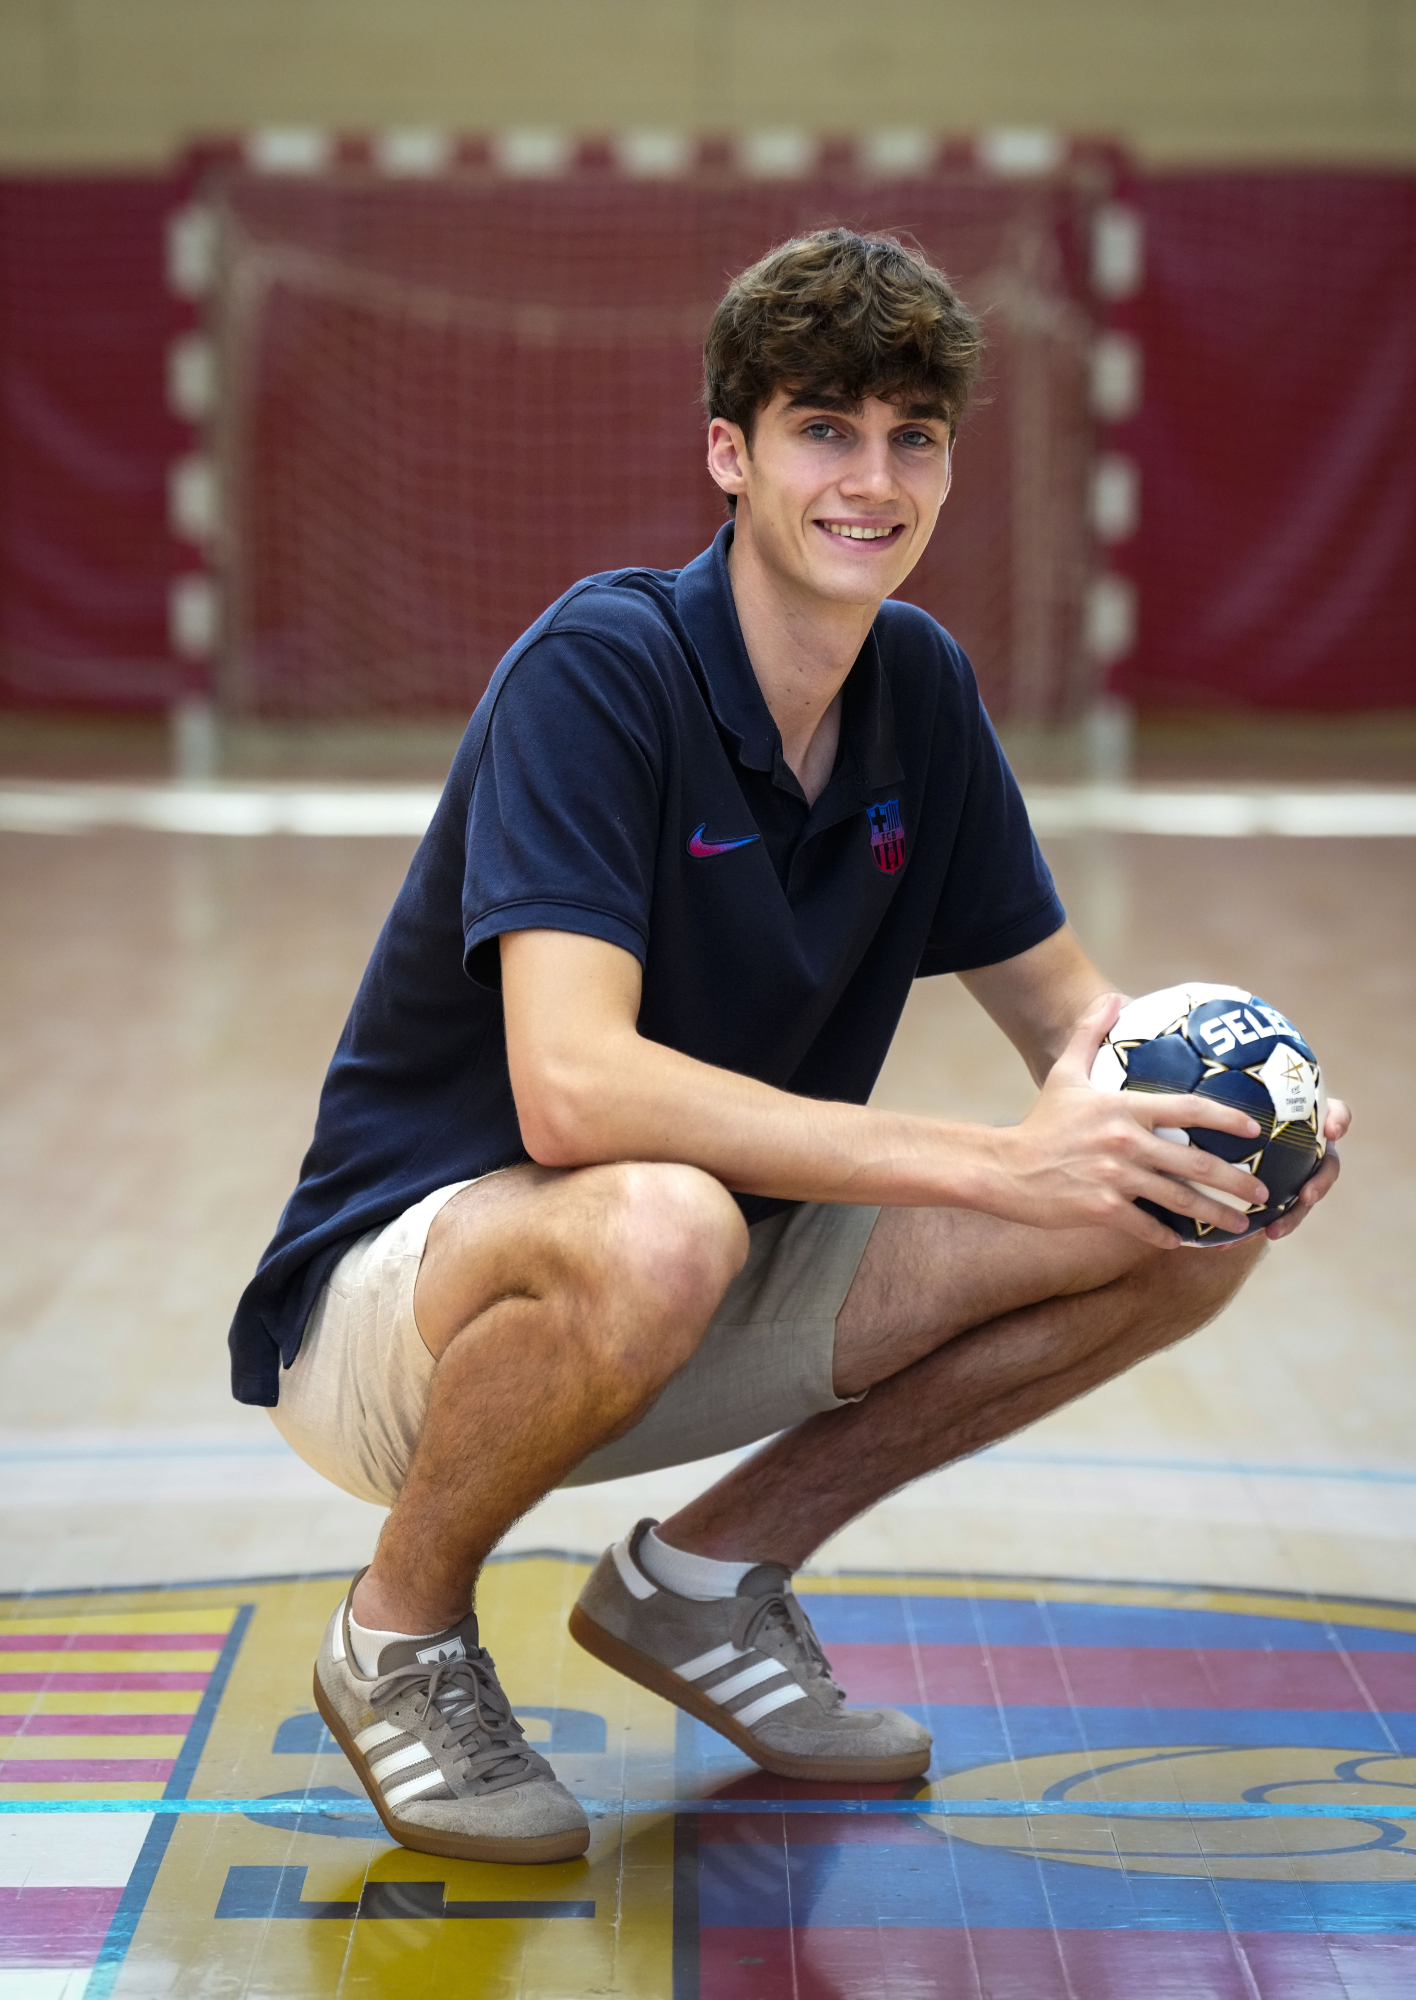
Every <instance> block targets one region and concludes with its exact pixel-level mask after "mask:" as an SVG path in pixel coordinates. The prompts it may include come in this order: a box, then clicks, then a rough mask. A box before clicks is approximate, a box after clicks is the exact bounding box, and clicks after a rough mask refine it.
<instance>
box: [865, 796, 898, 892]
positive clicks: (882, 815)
mask: <svg viewBox="0 0 1416 2000" xmlns="http://www.w3.org/2000/svg"><path fill="white" fill-rule="evenodd" d="M867 811H868V813H869V815H870V851H871V853H872V854H873V855H874V856H875V865H876V867H877V868H878V869H879V870H880V872H881V874H882V875H898V874H899V872H900V870H901V869H902V868H903V867H904V865H905V823H904V821H903V820H902V819H901V818H900V801H899V800H898V799H883V800H882V801H881V802H880V804H879V805H874V806H869V807H868V808H867Z"/></svg>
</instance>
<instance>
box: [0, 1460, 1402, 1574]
mask: <svg viewBox="0 0 1416 2000" xmlns="http://www.w3.org/2000/svg"><path fill="white" fill-rule="evenodd" d="M293 1455H294V1454H292V1452H291V1450H290V1448H289V1446H288V1445H286V1444H284V1443H282V1442H279V1441H277V1440H275V1439H272V1440H271V1441H270V1442H269V1443H267V1442H266V1441H265V1440H264V1439H262V1440H260V1441H259V1442H258V1441H257V1440H255V1439H251V1440H250V1441H249V1442H247V1441H245V1440H242V1439H236V1438H233V1439H231V1440H229V1441H211V1442H205V1443H196V1444H181V1443H177V1444H164V1443H162V1442H160V1441H158V1442H154V1443H152V1444H113V1445H58V1446H52V1447H46V1446H26V1445H20V1446H15V1447H13V1448H11V1449H9V1450H3V1451H0V1466H4V1465H100V1464H107V1463H113V1462H121V1461H125V1460H126V1461H132V1460H145V1459H147V1460H151V1459H170V1460H180V1459H191V1458H199V1459H204V1460H205V1459H213V1458H231V1459H282V1460H284V1459H287V1458H290V1457H292V1456H293ZM979 1459H982V1460H985V1461H987V1462H989V1463H991V1464H994V1465H1027V1466H1034V1465H1035V1466H1058V1467H1068V1466H1070V1467H1073V1468H1075V1469H1076V1470H1078V1471H1094V1472H1188V1473H1200V1474H1212V1475H1227V1476H1229V1477H1238V1478H1243V1479H1313V1480H1327V1479H1335V1480H1347V1481H1355V1482H1356V1483H1358V1484H1360V1485H1368V1486H1416V1471H1410V1472H1406V1471H1400V1470H1398V1469H1397V1468H1395V1467H1390V1468H1384V1467H1380V1466H1345V1465H1273V1464H1265V1463H1263V1462H1261V1461H1254V1462H1250V1461H1247V1460H1242V1459H1232V1460H1231V1459H1211V1458H1141V1457H1131V1458H1113V1457H1107V1456H1105V1455H1100V1454H1090V1453H1086V1452H1067V1451H1011V1450H1009V1448H1008V1447H1007V1446H1006V1445H1004V1446H996V1447H994V1448H993V1449H992V1450H990V1451H985V1452H980V1453H978V1454H977V1457H976V1459H975V1461H974V1462H977V1461H978V1460H979ZM537 1553H539V1551H538V1552H537ZM70 1594H71V1595H72V1593H70Z"/></svg>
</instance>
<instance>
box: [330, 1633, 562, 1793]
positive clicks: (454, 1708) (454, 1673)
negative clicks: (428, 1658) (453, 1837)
mask: <svg viewBox="0 0 1416 2000" xmlns="http://www.w3.org/2000/svg"><path fill="white" fill-rule="evenodd" d="M401 1694H421V1695H422V1697H423V1706H422V1708H421V1709H420V1710H419V1711H418V1721H419V1722H420V1723H426V1722H427V1720H428V1717H429V1716H430V1714H431V1713H432V1712H433V1711H434V1710H436V1711H437V1713H438V1715H439V1716H440V1717H441V1719H442V1722H443V1724H444V1730H443V1738H444V1747H447V1748H453V1749H455V1750H456V1751H457V1754H458V1756H459V1758H460V1759H461V1761H462V1763H463V1764H464V1766H465V1767H466V1771H467V1775H468V1777H469V1778H471V1779H475V1780H479V1781H480V1782H481V1784H482V1786H483V1789H484V1790H487V1791H500V1790H501V1789H503V1787H505V1786H507V1785H519V1784H521V1783H522V1782H523V1780H524V1779H526V1778H529V1777H531V1776H532V1775H533V1773H534V1772H535V1771H537V1770H538V1769H542V1768H545V1759H544V1758H543V1757H541V1756H539V1755H538V1754H537V1753H536V1751H534V1750H532V1749H531V1748H530V1747H529V1746H528V1744H527V1743H526V1742H525V1740H524V1738H523V1736H522V1730H521V1724H520V1723H519V1722H518V1721H517V1720H516V1717H515V1716H514V1715H513V1714H512V1712H511V1706H510V1703H509V1702H508V1701H507V1698H506V1696H505V1695H504V1694H503V1693H502V1691H501V1688H500V1687H499V1686H498V1685H497V1681H496V1669H495V1667H494V1666H493V1664H492V1656H491V1654H490V1653H487V1652H482V1651H478V1652H475V1653H469V1654H468V1655H467V1657H466V1658H465V1659H461V1660H439V1661H438V1663H437V1664H436V1665H435V1666H432V1667H425V1666H412V1667H396V1668H395V1669H394V1671H393V1672H392V1673H389V1674H384V1675H383V1676H382V1677H381V1678H380V1679H378V1680H376V1681H375V1682H374V1684H373V1686H372V1687H371V1688H370V1689H369V1699H370V1700H371V1701H373V1702H383V1701H393V1700H396V1699H397V1697H398V1696H399V1695H401Z"/></svg>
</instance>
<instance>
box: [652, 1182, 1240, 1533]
mask: <svg viewBox="0 0 1416 2000" xmlns="http://www.w3.org/2000/svg"><path fill="white" fill-rule="evenodd" d="M882 1230H884V1234H883V1236H882ZM877 1239H879V1240H878V1241H877ZM1263 1241H1264V1239H1263V1237H1262V1236H1259V1237H1256V1238H1251V1239H1249V1240H1248V1241H1246V1242H1245V1243H1243V1244H1236V1245H1235V1246H1233V1247H1232V1248H1226V1249H1222V1250H1218V1249H1216V1250H1208V1251H1200V1252H1194V1251H1170V1252H1166V1251H1148V1250H1146V1249H1145V1248H1144V1247H1143V1246H1137V1245H1135V1244H1134V1243H1133V1242H1132V1241H1131V1240H1130V1239H1129V1238H1119V1237H1117V1236H1116V1235H1115V1233H1114V1232H1109V1231H1102V1230H1094V1231H1078V1232H1067V1233H1063V1232H1057V1233H1056V1234H1052V1233H1049V1232H1044V1231H1041V1230H1027V1229H1020V1228H1018V1227H1017V1226H1016V1225H1013V1224H1008V1223H994V1222H993V1221H992V1219H991V1218H989V1217H987V1216H977V1215H969V1216H965V1215H964V1214H963V1212H954V1211H950V1212H947V1213H946V1212H941V1211H929V1210H916V1211H906V1210H897V1211H887V1213H886V1214H883V1215H882V1216H881V1220H880V1224H879V1225H877V1228H876V1231H875V1235H874V1236H873V1237H872V1241H871V1247H870V1251H869V1252H868V1253H867V1258H866V1259H865V1260H863V1261H862V1264H861V1269H860V1271H859V1272H858V1273H857V1277H856V1282H855V1285H853V1287H852V1290H851V1294H850V1296H849V1298H848V1299H847V1302H846V1307H845V1308H844V1309H843V1311H842V1314H841V1318H840V1322H839V1326H838V1336H837V1350H836V1388H837V1392H838V1393H839V1394H842V1395H854V1394H857V1393H859V1391H860V1390H862V1389H865V1388H870V1389H871V1393H870V1395H869V1396H867V1397H866V1399H865V1400H864V1402H861V1403H856V1404H853V1405H852V1406H851V1407H850V1408H848V1409H844V1410H831V1411H827V1412H825V1413H824V1414H822V1415H821V1416H818V1417H813V1418H811V1419H810V1420H809V1421H808V1422H807V1423H805V1424H801V1425H799V1426H798V1427H797V1428H796V1429H795V1430H792V1431H788V1432H787V1433H785V1434H784V1435H783V1436H782V1437H780V1438H776V1439H774V1440H773V1441H772V1442H771V1443H769V1444H767V1445H765V1446H764V1447H763V1449H762V1450H761V1451H759V1452H758V1453H756V1454H755V1455H754V1456H753V1457H752V1458H750V1459H748V1460H746V1461H744V1463H742V1464H741V1465H739V1466H736V1467H735V1468H734V1469H733V1470H732V1471H731V1472H729V1473H728V1474H727V1475H726V1476H725V1477H724V1478H723V1479H721V1480H719V1481H718V1482H717V1484H716V1485H715V1486H713V1487H711V1488H710V1489H709V1490H708V1492H706V1493H704V1494H702V1495H700V1496H699V1498H698V1499H696V1500H694V1501H691V1502H690V1503H689V1505H688V1506H687V1507H685V1508H682V1509H681V1510H680V1511H679V1512H678V1513H677V1514H675V1515H674V1516H673V1518H672V1519H671V1520H669V1521H666V1522H664V1523H663V1525H662V1527H661V1528H660V1531H659V1532H660V1533H661V1535H662V1536H663V1537H664V1539H665V1540H667V1541H669V1542H672V1543H673V1544H675V1545H676V1546H677V1547H680V1548H685V1549H691V1550H694V1551H695V1552H697V1553H698V1554H701V1555H709V1556H717V1557H720V1558H721V1559H723V1560H725V1561H727V1560H738V1561H748V1560H757V1561H762V1560H765V1559H768V1558H770V1559H772V1560H774V1561H777V1562H784V1563H789V1564H790V1565H791V1566H792V1567H793V1568H796V1567H799V1566H800V1564H802V1563H803V1562H805V1561H806V1559H807V1558H808V1556H810V1554H811V1553H812V1551H813V1550H814V1549H817V1548H819V1547H820V1545H821V1543H822V1542H823V1541H825V1540H826V1539H827V1537H828V1536H830V1535H832V1534H834V1533H835V1532H836V1530H837V1529H838V1528H842V1527H844V1526H845V1524H846V1523H847V1522H848V1521H850V1520H852V1519H854V1517H855V1516H856V1515H857V1514H860V1513H863V1512H864V1511H865V1509H866V1508H868V1507H871V1506H873V1505H874V1504H875V1502H876V1501H878V1500H882V1499H884V1498H885V1496H886V1495H887V1494H889V1493H893V1492H896V1491H897V1490H898V1489H899V1488H900V1487H902V1486H907V1485H908V1484H909V1483H910V1482H911V1481H912V1480H914V1479H918V1478H919V1477H920V1476H921V1475H922V1474H923V1473H926V1472H932V1471H934V1470H936V1469H937V1468H938V1467H940V1466H943V1465H948V1464H950V1463H952V1462H953V1461H954V1460H955V1459H958V1458H963V1457H966V1456H967V1455H968V1454H969V1453H970V1452H974V1451H978V1450H979V1449H981V1447H982V1446H984V1445H987V1444H992V1443H994V1442H995V1441H996V1440H997V1439H999V1438H1003V1437H1008V1436H1010V1435H1011V1434H1012V1433H1013V1432H1014V1431H1017V1430H1020V1429H1022V1428H1023V1427H1024V1426H1025V1425H1027V1424H1031V1423H1035V1422H1036V1421H1037V1419H1038V1418H1039V1417H1044V1416H1047V1415H1048V1414H1049V1413H1050V1412H1051V1411H1053V1410H1056V1409H1060V1408H1061V1407H1062V1405H1063V1404H1064V1403H1069V1402H1071V1401H1072V1400H1073V1399H1074V1398H1075V1397H1077V1396H1080V1395H1083V1394H1085V1393H1086V1391H1087V1390H1089V1389H1094V1388H1096V1387H1098V1386H1099V1385H1100V1384H1101V1383H1103V1382H1107V1381H1110V1380H1111V1378H1112V1377H1113V1376H1115V1375H1119V1374H1121V1373H1122V1372H1123V1371H1124V1370H1125V1369H1127V1368H1130V1367H1132V1366H1133V1365H1134V1364H1135V1363H1136V1362H1137V1361H1141V1360H1143V1359H1144V1358H1145V1357H1146V1356H1147V1355H1149V1354H1154V1353H1156V1352H1158V1351H1159V1350H1160V1349H1161V1348H1163V1347H1167V1346H1169V1345H1170V1344H1171V1343H1172V1342H1174V1341H1176V1340H1180V1339H1182V1338H1183V1337H1184V1336H1185V1335H1186V1334H1188V1333H1193V1332H1194V1331H1195V1330H1196V1329H1197V1328H1198V1327H1200V1326H1203V1325H1204V1324H1205V1322H1206V1321H1207V1320H1210V1319H1212V1318H1213V1317H1214V1315H1215V1314H1216V1313H1217V1312H1219V1311H1220V1310H1221V1309H1222V1308H1223V1307H1224V1306H1225V1305H1226V1304H1227V1303H1228V1302H1229V1300H1230V1299H1231V1298H1232V1297H1233V1295H1234V1293H1235V1292H1236V1291H1237V1290H1238V1289H1239V1287H1240V1285H1241V1284H1242V1283H1243V1282H1244V1280H1245V1278H1246V1277H1247V1276H1248V1275H1249V1272H1250V1271H1251V1270H1252V1269H1253V1267H1254V1265H1255V1263H1256V1261H1257V1259H1258V1257H1259V1255H1260V1253H1261V1250H1262V1246H1263ZM892 1362H893V1363H894V1366H893V1367H892V1366H891V1363H892Z"/></svg>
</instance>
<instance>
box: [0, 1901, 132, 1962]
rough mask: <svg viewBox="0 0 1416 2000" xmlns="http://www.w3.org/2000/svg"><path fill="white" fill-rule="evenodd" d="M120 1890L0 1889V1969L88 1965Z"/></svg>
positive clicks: (110, 1919)
mask: <svg viewBox="0 0 1416 2000" xmlns="http://www.w3.org/2000/svg"><path fill="white" fill-rule="evenodd" d="M122 1894H123V1891H122V1890H121V1889H87V1888H83V1889H0V1965H52V1966H60V1965H92V1964H93V1962H94V1960H95V1959H96V1958H97V1957H98V1953H99V1949H100V1947H101V1946H102V1944H103V1940H104V1938H105V1937H106V1936H107V1935H108V1926H109V1925H110V1924H111V1923H112V1921H113V1913H114V1911H115V1910H116V1909H117V1908H118V1903H119V1900H120V1898H121V1897H122Z"/></svg>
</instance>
